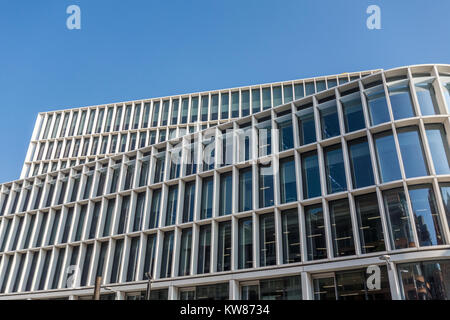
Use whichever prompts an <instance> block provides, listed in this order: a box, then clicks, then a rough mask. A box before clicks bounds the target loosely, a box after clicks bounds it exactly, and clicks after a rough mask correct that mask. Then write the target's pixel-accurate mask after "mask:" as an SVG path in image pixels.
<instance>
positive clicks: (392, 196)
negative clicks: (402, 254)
mask: <svg viewBox="0 0 450 320" xmlns="http://www.w3.org/2000/svg"><path fill="white" fill-rule="evenodd" d="M383 200H384V210H385V212H386V216H387V222H388V228H389V234H390V238H391V246H392V248H393V249H403V248H411V247H415V246H416V245H415V244H414V238H413V235H412V228H411V223H410V220H409V211H408V206H407V204H406V197H405V192H404V191H403V188H401V189H393V190H388V191H385V192H383Z"/></svg>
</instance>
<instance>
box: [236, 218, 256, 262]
mask: <svg viewBox="0 0 450 320" xmlns="http://www.w3.org/2000/svg"><path fill="white" fill-rule="evenodd" d="M252 225H253V223H252V218H251V217H250V218H244V219H240V220H239V223H238V268H239V269H246V268H252V267H253V230H252Z"/></svg>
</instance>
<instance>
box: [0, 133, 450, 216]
mask: <svg viewBox="0 0 450 320" xmlns="http://www.w3.org/2000/svg"><path fill="white" fill-rule="evenodd" d="M424 128H425V130H424V132H423V133H421V132H422V131H421V130H420V129H419V127H418V126H407V127H401V128H398V129H397V130H396V132H397V133H396V135H395V134H393V132H392V131H390V130H389V131H383V132H379V133H376V134H374V135H370V134H369V138H370V139H368V138H366V137H361V138H357V139H354V140H349V141H347V142H346V143H344V144H341V143H338V144H334V145H331V146H327V147H324V148H319V149H317V150H316V149H313V150H311V151H307V152H303V153H300V154H299V160H300V164H299V163H298V162H296V160H295V158H296V157H295V156H287V157H281V158H280V159H279V161H276V162H274V161H273V159H265V160H264V161H263V160H260V163H258V164H254V165H253V166H250V167H245V165H244V164H240V169H238V170H237V174H236V175H235V176H234V178H233V172H235V171H228V172H226V173H221V174H220V175H219V176H218V178H217V179H216V181H217V184H216V183H214V181H215V179H214V176H209V177H203V178H202V179H201V180H199V182H201V184H200V185H199V187H198V188H199V190H197V191H196V182H195V181H191V182H189V183H186V184H185V185H183V187H184V190H183V193H184V195H185V196H186V195H189V197H190V199H191V206H193V203H194V199H195V194H196V192H197V193H200V194H201V200H199V202H200V201H201V209H200V212H201V214H200V217H201V218H208V217H211V216H212V210H213V209H212V207H213V205H212V203H213V194H214V193H213V191H214V189H216V188H220V189H219V190H220V192H219V195H220V196H219V199H217V200H218V203H219V205H218V208H219V210H218V212H219V215H224V214H229V213H231V212H232V211H233V212H242V211H248V210H252V209H254V208H258V207H259V208H263V207H270V206H273V205H274V204H275V195H276V194H279V197H278V199H279V200H278V202H277V203H278V204H282V203H289V202H292V201H297V200H298V199H301V200H306V199H311V198H316V197H319V196H323V195H326V194H334V193H338V192H343V191H347V190H352V189H359V188H364V187H368V186H372V185H374V184H375V181H376V178H378V181H380V182H381V183H388V182H393V181H398V180H401V179H402V170H401V169H400V168H401V166H400V162H399V159H400V158H401V159H402V163H403V166H402V167H403V172H404V175H405V177H406V178H415V177H422V176H428V175H431V174H432V173H433V172H435V173H436V174H438V175H447V174H450V166H449V159H450V157H449V147H448V140H447V135H446V132H445V128H444V126H443V125H442V124H426V125H425V126H424ZM289 132H290V133H291V134H292V130H290V131H289ZM279 137H280V140H282V139H284V141H286V140H290V141H292V140H293V139H292V136H290V137H289V139H286V137H287V135H286V134H280V135H279ZM422 137H424V138H425V139H424V141H422ZM229 140H230V139H224V140H223V143H222V152H223V153H225V154H226V152H225V151H227V150H230V149H233V148H232V147H231V146H230V145H231V144H232V142H231V143H230V144H228V145H227V144H226V143H227V142H230V141H229ZM369 141H371V142H372V143H373V150H374V151H373V153H372V152H371V150H370V149H371V144H370V143H369ZM396 141H398V145H399V152H397V147H396ZM247 142H248V141H247ZM424 142H425V143H426V145H428V149H429V154H430V158H431V161H430V158H429V157H428V156H427V154H428V151H426V149H425V148H424ZM210 144H211V142H210ZM210 144H207V145H203V144H202V146H204V158H206V159H204V160H203V161H202V164H201V165H199V166H197V161H195V159H198V155H194V156H192V157H190V158H191V159H189V156H191V153H194V154H195V153H196V150H197V149H199V147H198V145H196V144H194V145H188V147H187V148H177V149H171V150H169V151H166V150H159V152H158V153H156V154H155V155H154V156H151V155H150V153H149V152H148V153H145V154H143V157H142V158H140V159H138V160H136V156H132V157H130V158H128V161H126V162H125V163H123V164H122V161H121V160H116V163H115V164H114V165H113V166H112V167H109V168H108V163H103V164H102V165H101V167H99V168H97V170H95V167H87V171H86V172H82V171H81V169H80V170H73V171H72V175H71V176H69V173H62V174H61V175H60V177H59V179H55V178H52V177H51V176H49V178H48V180H47V183H44V180H39V179H36V180H35V181H29V182H28V184H27V183H24V184H17V185H15V186H14V188H13V189H12V190H8V189H6V190H4V192H3V193H2V196H1V198H0V216H2V215H4V214H6V213H10V214H11V213H17V212H24V211H27V210H36V209H42V208H45V207H49V206H51V205H60V204H63V203H67V202H73V201H78V200H83V199H89V198H95V197H99V196H103V195H108V194H113V193H116V192H118V191H120V192H122V191H126V190H129V189H133V188H139V187H143V186H146V185H150V184H157V183H160V182H162V181H171V180H173V179H177V178H179V177H180V176H181V175H183V176H185V177H188V176H190V175H192V174H196V173H197V170H198V169H199V168H202V169H203V170H205V171H209V170H211V169H213V168H214V161H211V162H209V161H207V160H210V159H211V158H213V157H214V153H215V151H216V150H215V149H213V148H209V145H210ZM247 145H248V143H245V142H244V143H243V146H242V148H246V146H247ZM280 145H281V144H280ZM196 146H197V147H196ZM264 148H266V150H267V149H269V148H270V143H269V144H265V145H264ZM219 149H220V148H219ZM208 150H209V151H208ZM157 151H158V150H157ZM181 151H184V154H185V155H186V156H187V157H183V156H181V157H180V154H181ZM266 152H267V151H266ZM236 153H237V152H236ZM346 153H348V161H345V159H346V158H347V155H346ZM246 154H249V152H241V153H239V156H242V157H245V155H246ZM205 155H209V157H205ZM260 155H261V154H260ZM186 158H188V159H187V160H188V161H184V160H183V159H186ZM222 158H225V159H224V160H225V161H226V160H227V159H226V158H227V157H226V156H225V157H222ZM166 159H169V161H166ZM320 159H323V160H320ZM372 159H374V160H373V161H375V164H376V168H373V166H372ZM242 160H247V159H244V158H243V159H242ZM322 161H323V162H322ZM166 162H168V163H166ZM346 162H347V163H348V169H347V166H346ZM230 163H231V162H230ZM274 164H276V166H275V165H274ZM222 165H225V164H222ZM243 166H244V167H243ZM296 167H297V169H298V172H299V174H298V175H297V171H296ZM253 168H254V169H255V172H254V170H253ZM374 169H376V170H374ZM228 170H229V169H228ZM347 171H348V174H347V173H346V172H347ZM374 172H378V176H377V175H376V174H374ZM297 177H298V178H297ZM233 179H235V180H233ZM277 179H278V180H277ZM233 181H235V182H233ZM297 181H298V182H300V183H301V185H298V184H297ZM321 182H322V183H321ZM215 185H216V187H214V186H215ZM234 185H236V186H238V188H239V189H238V193H237V194H236V195H237V196H238V197H237V204H238V205H237V208H232V201H231V199H232V197H233V196H232V195H233V194H234V193H233V192H235V191H233V188H232V186H234ZM277 185H278V187H277V188H276V186H277ZM322 185H324V186H326V188H322ZM254 186H255V187H256V188H257V189H256V190H257V191H256V192H257V194H255V196H256V197H257V199H255V201H254V199H253V193H254V192H255V191H254V189H253V188H254ZM44 189H45V192H43V191H44ZM275 190H277V192H279V193H276V192H275ZM297 190H299V191H300V197H299V196H298V192H297ZM177 199H178V184H177V185H173V184H172V185H171V186H170V187H169V188H168V208H172V211H173V212H172V213H170V211H168V214H167V215H168V216H169V215H174V214H175V212H176V210H177V206H176V201H177ZM255 203H256V205H255ZM193 210H194V209H192V211H193ZM187 215H189V216H193V212H190V213H187Z"/></svg>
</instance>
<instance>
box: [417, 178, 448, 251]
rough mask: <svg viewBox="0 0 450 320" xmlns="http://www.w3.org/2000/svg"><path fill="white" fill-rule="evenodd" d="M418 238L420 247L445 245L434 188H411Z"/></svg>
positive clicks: (424, 186)
mask: <svg viewBox="0 0 450 320" xmlns="http://www.w3.org/2000/svg"><path fill="white" fill-rule="evenodd" d="M409 197H410V198H411V206H412V210H413V213H414V221H415V224H416V231H417V237H418V238H419V245H420V246H433V245H434V246H435V245H439V244H443V243H444V241H443V237H442V231H441V230H442V228H441V222H440V219H439V213H438V211H437V206H436V200H435V197H434V192H433V187H431V185H419V186H414V187H411V188H409Z"/></svg>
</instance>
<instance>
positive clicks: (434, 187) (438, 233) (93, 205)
mask: <svg viewBox="0 0 450 320" xmlns="http://www.w3.org/2000/svg"><path fill="white" fill-rule="evenodd" d="M341 79H342V80H341ZM449 108H450V65H418V66H410V67H402V68H396V69H392V70H387V71H383V70H375V71H368V72H360V73H356V74H351V75H348V74H346V75H345V79H344V77H343V76H330V77H321V78H315V79H307V80H296V81H289V82H283V83H276V84H268V85H259V86H250V87H245V88H236V89H229V90H217V91H212V92H204V93H197V94H188V95H181V96H176V97H167V98H161V99H159V98H158V99H150V100H144V101H139V102H136V101H135V102H126V103H120V104H113V105H110V106H95V107H88V108H80V109H72V110H63V111H58V112H48V113H42V114H39V116H38V120H37V122H36V127H35V130H34V132H33V137H32V141H31V143H30V147H29V150H28V153H27V156H26V159H25V164H24V168H23V171H22V174H21V176H22V177H21V179H19V180H17V181H13V182H9V183H4V184H1V185H0V299H91V298H92V294H93V285H94V282H95V279H96V277H97V276H101V277H102V284H103V286H102V297H103V298H105V299H113V298H116V299H141V298H142V297H143V291H145V288H146V285H147V278H146V273H147V272H149V273H150V274H151V275H152V278H153V281H152V299H198V300H200V299H304V300H307V299H318V300H319V299H320V300H330V299H331V300H335V299H339V300H350V299H352V300H374V299H377V300H379V299H408V300H412V299H450V230H449V226H450V166H449V159H450V158H449V156H450V154H449V141H450V140H449V139H450V136H449V130H450V122H449V120H450V118H449V114H450V111H449V110H450V109H449ZM152 132H153V133H152ZM142 137H143V138H142ZM104 141H106V142H104ZM66 150H68V151H67V152H66Z"/></svg>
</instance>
